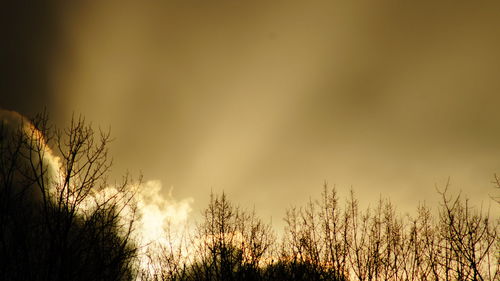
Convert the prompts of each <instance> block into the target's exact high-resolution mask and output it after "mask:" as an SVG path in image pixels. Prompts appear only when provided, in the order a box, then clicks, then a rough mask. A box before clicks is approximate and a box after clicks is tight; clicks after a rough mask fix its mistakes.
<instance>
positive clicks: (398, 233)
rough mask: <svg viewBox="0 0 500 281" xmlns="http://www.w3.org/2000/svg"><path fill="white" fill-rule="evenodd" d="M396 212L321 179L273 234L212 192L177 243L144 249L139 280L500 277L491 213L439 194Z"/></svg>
mask: <svg viewBox="0 0 500 281" xmlns="http://www.w3.org/2000/svg"><path fill="white" fill-rule="evenodd" d="M439 196H441V205H440V207H439V210H438V212H437V214H436V215H434V214H433V212H432V211H431V209H430V208H428V207H426V206H425V205H420V206H418V207H417V212H416V215H415V216H413V217H412V216H401V215H398V213H397V212H396V210H395V207H394V206H393V205H392V204H391V202H390V201H388V200H379V201H378V203H377V204H376V206H375V207H373V208H368V209H366V210H364V211H361V210H360V207H359V203H358V200H357V199H356V198H355V196H354V193H353V192H352V191H351V194H350V197H349V198H348V199H347V200H346V201H345V202H340V200H339V198H338V196H337V193H336V190H335V188H329V187H328V186H326V185H325V186H324V188H323V193H322V194H321V197H320V199H319V200H317V201H313V200H310V201H309V202H308V203H307V204H306V205H305V206H303V207H300V208H291V209H290V210H288V211H287V213H286V217H285V222H286V229H285V232H284V237H283V239H282V240H281V241H277V240H276V238H275V235H274V234H273V232H272V230H271V228H270V226H269V225H268V224H265V223H263V222H262V221H261V220H259V219H258V218H256V216H255V213H254V212H250V213H247V212H244V211H241V210H240V209H239V208H238V207H236V206H234V205H232V204H231V203H230V202H229V201H228V199H227V197H226V195H225V194H222V195H220V196H217V195H211V200H210V203H209V205H208V207H207V209H206V210H205V211H204V213H203V221H202V222H201V223H200V224H198V225H197V227H196V229H195V230H194V232H193V233H192V234H187V236H188V238H187V239H184V240H183V241H184V242H183V243H184V244H182V245H179V244H177V245H173V244H170V245H169V246H168V247H163V248H162V250H161V251H157V249H154V250H153V252H154V253H157V255H155V254H151V255H150V256H149V260H148V262H149V265H150V267H149V268H148V269H147V270H145V271H143V272H142V280H155V281H156V280H499V278H500V252H499V251H500V240H499V236H498V228H499V227H498V226H499V220H498V217H497V218H491V217H490V215H489V214H488V212H485V211H483V210H481V209H477V208H474V207H472V206H469V204H468V201H467V200H464V199H462V198H461V197H460V196H456V197H450V196H449V195H448V193H447V190H446V188H444V190H442V191H440V192H439Z"/></svg>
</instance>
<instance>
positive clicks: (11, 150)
mask: <svg viewBox="0 0 500 281" xmlns="http://www.w3.org/2000/svg"><path fill="white" fill-rule="evenodd" d="M52 137H54V139H53V140H54V143H55V145H56V146H57V147H58V149H59V154H58V155H57V156H58V157H59V159H61V160H60V161H61V163H60V167H59V165H56V163H55V162H54V161H56V158H54V157H55V155H54V154H55V153H54V152H52V151H51V150H50V149H49V148H48V146H47V142H49V141H51V140H52ZM108 142H109V135H108V134H103V133H102V134H101V135H100V136H99V137H97V138H96V136H95V134H94V131H93V130H92V128H91V127H89V126H87V125H85V122H84V120H83V119H81V118H80V119H78V120H73V121H72V122H71V124H70V126H69V128H67V129H66V130H64V131H57V130H54V129H51V128H50V127H49V126H48V123H47V117H46V115H40V116H38V117H37V118H35V119H34V120H32V123H31V122H28V121H26V120H24V119H22V118H20V117H19V118H18V117H16V116H14V117H12V118H11V119H8V120H4V121H3V122H2V124H1V128H0V206H1V207H0V280H61V281H62V280H64V281H66V280H132V279H133V278H134V265H133V260H134V258H135V252H136V251H135V246H134V244H133V243H132V242H131V239H130V234H131V231H132V229H133V218H132V219H131V220H130V221H128V222H126V223H124V222H123V221H122V219H120V216H119V214H120V212H121V211H122V210H123V204H129V203H130V204H131V201H130V200H131V196H132V194H130V193H128V192H127V191H126V190H125V186H126V184H125V183H124V184H123V185H121V186H120V187H119V188H117V189H116V190H117V191H116V192H115V193H113V194H110V195H109V196H107V197H106V198H101V197H99V196H96V194H97V191H98V190H99V189H102V188H105V186H106V182H105V176H106V173H107V170H108V168H109V167H110V161H109V159H107V152H106V151H107V149H106V145H107V143H108Z"/></svg>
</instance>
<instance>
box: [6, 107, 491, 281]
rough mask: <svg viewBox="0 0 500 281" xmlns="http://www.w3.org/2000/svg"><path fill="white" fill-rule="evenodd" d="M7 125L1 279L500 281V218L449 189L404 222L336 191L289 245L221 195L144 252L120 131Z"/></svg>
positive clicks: (305, 218)
mask: <svg viewBox="0 0 500 281" xmlns="http://www.w3.org/2000/svg"><path fill="white" fill-rule="evenodd" d="M0 117H2V123H1V124H0V280H61V281H62V280H65V281H66V280H103V281H104V280H120V281H121V280H141V281H159V280H179V281H181V280H186V281H188V280H192V281H198V280H238V281H243V280H263V281H264V280H332V281H333V280H500V236H499V234H498V231H499V225H500V218H499V217H498V214H495V215H493V216H492V215H490V214H489V212H488V210H483V209H481V208H478V207H475V206H471V205H470V204H469V203H468V201H467V200H466V199H463V198H462V197H460V196H451V195H450V194H449V192H448V191H447V187H443V189H442V190H440V191H438V193H437V196H440V197H441V200H440V201H441V204H440V205H439V207H438V208H437V210H431V209H430V208H429V207H427V206H425V205H420V206H416V207H417V209H416V212H415V215H414V216H409V215H405V216H402V215H400V214H399V213H397V211H396V208H395V206H394V205H393V204H392V203H391V202H390V201H389V200H382V199H380V200H378V201H377V202H374V203H375V206H374V207H371V208H367V209H361V208H360V206H359V202H358V200H357V199H356V197H355V195H354V192H353V191H351V193H350V196H349V197H348V198H346V199H340V198H338V195H337V192H336V190H335V188H330V187H328V186H327V185H326V184H325V186H324V187H323V192H322V193H321V195H320V196H319V198H318V199H317V200H312V199H311V200H309V202H307V203H306V204H305V205H304V206H301V207H295V208H291V209H289V210H287V212H286V216H285V218H284V220H285V222H286V228H285V229H284V231H283V235H282V237H280V238H278V237H277V235H276V234H275V232H274V231H273V229H272V228H271V226H270V224H269V223H266V222H263V221H262V220H261V219H260V218H259V217H258V216H257V215H256V212H255V211H247V210H243V209H241V208H239V207H238V206H236V205H234V204H232V203H231V202H230V201H229V199H228V198H227V196H226V195H225V194H224V193H223V194H221V195H218V194H212V195H211V197H210V202H209V204H208V206H207V207H206V208H205V210H204V211H203V213H202V219H201V221H198V222H197V223H196V224H195V226H193V227H192V228H186V230H185V231H182V232H181V233H179V232H178V229H177V230H174V229H167V231H166V236H165V237H162V238H161V240H160V241H158V242H157V243H152V244H148V245H142V244H140V243H139V242H137V241H140V239H138V238H140V237H136V235H139V234H140V233H139V232H137V231H136V230H137V227H138V226H137V222H138V217H137V215H136V208H137V204H136V202H135V201H134V198H135V197H134V195H135V192H136V191H137V190H134V186H136V185H133V184H130V181H129V179H128V177H125V179H124V181H123V182H122V183H120V184H116V183H115V184H113V185H112V186H113V188H110V187H109V186H110V185H109V184H108V183H107V181H106V178H107V174H108V172H109V169H110V167H111V160H110V158H109V156H108V152H107V147H108V144H109V141H110V138H109V133H107V132H102V131H94V130H93V129H92V127H91V126H89V125H88V124H86V123H85V120H84V119H83V118H76V119H73V120H72V121H71V123H70V124H69V126H68V127H67V128H65V129H63V130H58V129H56V128H53V127H51V126H49V125H48V122H47V119H48V118H47V115H46V114H42V115H40V116H38V117H37V118H35V119H33V120H31V121H30V122H28V121H26V120H24V119H22V118H20V117H16V116H7V117H6V116H0ZM48 145H50V146H51V147H53V148H55V149H54V150H51V149H49V148H48ZM495 179H496V180H495V184H496V187H497V188H500V180H498V179H497V178H496V177H495ZM493 199H494V200H495V199H496V200H498V198H493ZM491 202H492V204H497V203H496V202H494V201H491Z"/></svg>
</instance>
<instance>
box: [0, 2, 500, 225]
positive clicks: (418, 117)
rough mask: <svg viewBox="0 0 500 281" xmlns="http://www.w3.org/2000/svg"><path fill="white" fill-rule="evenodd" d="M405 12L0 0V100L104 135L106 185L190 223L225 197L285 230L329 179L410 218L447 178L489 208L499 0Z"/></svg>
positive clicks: (498, 130)
mask: <svg viewBox="0 0 500 281" xmlns="http://www.w3.org/2000/svg"><path fill="white" fill-rule="evenodd" d="M14 2H19V1H14ZM413 2H414V3H412V1H390V0H382V1H316V0H314V1H260V0H257V1H243V0H240V1H234V0H232V1H229V0H214V1H201V0H198V1H193V0H192V1H189V0H188V1H186V0H184V1H181V0H177V1H174V0H170V1H149V0H148V1H71V3H64V2H63V1H56V0H49V1H47V2H46V3H32V4H30V5H28V4H23V3H9V4H8V7H7V8H6V9H3V10H4V11H2V13H6V15H3V16H2V18H3V20H4V21H6V22H5V23H4V24H2V29H5V32H3V34H5V35H4V39H5V41H4V42H5V44H2V45H3V46H2V61H3V63H2V65H4V67H5V69H6V70H7V74H6V75H3V77H2V78H0V79H1V80H0V82H1V83H0V87H1V88H0V89H1V90H0V91H1V99H0V107H2V108H4V109H9V110H15V111H18V112H19V113H21V114H23V115H27V116H30V115H33V114H35V113H37V112H39V111H41V110H43V108H44V107H45V108H47V109H48V111H49V113H50V115H51V117H52V120H53V121H54V122H55V123H56V124H58V125H60V126H62V125H63V124H65V123H67V122H68V121H69V119H70V118H71V115H72V114H73V113H76V114H82V115H84V116H85V117H86V118H87V120H89V121H91V122H92V123H93V124H95V125H99V126H102V127H104V128H107V127H110V128H111V132H112V135H113V136H114V138H115V140H114V141H113V142H112V144H111V153H112V156H113V158H114V166H113V171H112V176H113V177H116V178H120V177H121V175H123V174H124V173H125V172H126V171H130V172H131V173H132V174H135V175H137V174H139V173H142V174H143V175H144V178H145V180H148V181H149V180H152V181H155V182H161V186H162V192H165V194H167V193H169V192H172V194H173V196H174V197H176V198H178V199H179V200H184V199H185V198H190V200H191V199H192V202H193V203H192V208H193V213H194V214H195V215H196V214H198V213H199V212H200V210H201V209H203V208H204V207H205V206H206V204H207V202H208V200H209V194H210V192H211V191H214V192H221V191H222V190H224V192H226V193H227V194H228V196H229V198H230V200H232V201H233V202H234V203H236V204H239V205H241V206H243V207H244V208H255V209H256V211H257V213H258V214H259V215H260V216H261V217H262V218H263V219H264V220H268V219H270V218H272V220H273V223H275V224H277V225H278V226H280V225H281V224H282V222H281V220H282V218H283V216H284V213H285V209H286V208H288V207H290V206H292V205H301V204H304V203H305V202H306V201H307V200H308V198H310V197H312V198H317V197H318V196H319V194H320V193H321V190H322V185H323V183H324V182H325V181H326V182H328V183H329V184H330V185H335V186H336V188H337V190H338V192H339V195H341V197H344V196H346V195H347V194H348V191H349V189H350V188H351V187H352V188H354V190H355V191H356V194H357V196H358V198H359V199H360V200H361V203H362V204H364V205H367V204H372V205H373V204H375V203H376V201H377V200H378V198H379V196H382V197H390V199H391V200H392V201H393V202H395V205H396V206H397V207H398V208H399V209H400V210H402V211H411V210H414V209H415V208H416V206H417V205H418V204H419V202H424V201H425V202H429V204H431V205H432V204H435V201H436V200H437V199H438V195H437V193H436V185H437V186H440V187H442V186H443V185H444V184H445V183H446V181H447V179H448V178H450V181H451V187H450V189H451V191H452V192H454V193H458V192H460V191H462V194H463V195H464V196H467V197H470V198H471V200H473V201H474V202H476V203H477V204H480V202H483V203H484V204H485V206H488V204H490V200H489V199H488V198H489V195H493V194H494V193H495V189H494V188H493V184H492V183H491V182H492V180H493V175H494V173H500V157H499V155H500V110H499V104H500V79H499V74H500V52H499V51H498V50H500V4H498V3H495V2H493V1H492V2H486V1H485V2H484V3H478V2H466V1H464V2H463V3H462V2H459V1H449V2H448V1H413ZM172 188H173V189H172ZM169 194H170V193H169ZM190 202H191V201H190ZM497 207H498V206H493V209H492V210H493V212H496V213H497V214H498V211H499V210H498V208H497Z"/></svg>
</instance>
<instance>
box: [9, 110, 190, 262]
mask: <svg viewBox="0 0 500 281" xmlns="http://www.w3.org/2000/svg"><path fill="white" fill-rule="evenodd" d="M0 121H1V127H0V128H1V134H0V144H1V146H0V149H1V154H0V155H1V158H0V160H1V165H8V164H9V163H11V162H9V161H12V159H14V158H13V156H15V155H14V153H15V151H16V150H15V146H16V144H19V143H21V144H22V147H21V150H19V153H20V154H21V157H19V158H18V160H19V161H18V163H17V167H19V168H20V169H21V170H19V169H16V174H15V176H14V177H13V178H12V181H11V182H10V184H9V183H8V182H2V185H4V187H10V186H13V187H14V190H15V192H14V193H13V196H16V195H18V194H19V193H21V192H24V194H25V195H27V196H29V197H28V198H29V200H30V201H31V200H33V201H32V202H41V200H42V197H41V196H42V194H41V188H38V186H37V185H34V184H29V185H26V184H24V183H25V182H26V179H25V178H23V177H25V176H26V175H33V174H36V173H37V171H33V170H30V169H31V167H32V166H31V164H33V165H34V167H40V166H42V167H44V169H45V170H46V173H45V174H44V182H45V184H46V186H45V187H46V188H48V189H49V190H48V191H49V192H47V193H46V194H49V195H52V196H53V194H54V192H55V191H56V189H57V187H58V186H61V184H62V183H63V178H64V177H63V176H62V175H63V171H62V165H61V164H62V163H61V159H60V158H59V157H57V156H56V155H55V153H54V152H53V151H52V150H51V149H50V147H49V145H48V144H47V143H46V141H45V139H44V136H43V135H42V133H41V132H40V131H39V130H37V129H36V128H35V126H34V125H33V124H32V123H31V122H30V121H29V120H28V119H27V118H25V117H23V116H22V115H20V114H19V113H17V112H14V111H8V110H0ZM30 148H36V149H34V150H31V149H30ZM5 167H6V166H3V167H1V168H2V169H3V168H5ZM22 169H27V171H25V170H22ZM4 180H7V179H5V178H2V181H4ZM78 181H79V179H78V177H77V176H75V178H74V179H73V180H72V181H70V183H71V184H75V183H78ZM162 189H163V187H162V184H161V182H160V181H158V180H149V181H145V182H139V183H138V182H132V183H130V184H128V185H127V186H126V187H125V192H123V189H121V188H120V187H119V186H114V185H110V186H107V187H106V188H103V189H93V192H92V193H90V196H87V197H86V198H85V199H84V200H83V201H82V202H81V203H80V204H79V205H78V208H77V213H78V214H79V215H80V216H83V217H84V216H86V214H87V213H88V212H92V210H94V209H95V207H96V204H100V203H102V202H106V201H108V200H110V199H111V200H113V201H112V203H116V204H117V206H118V207H119V209H120V210H122V211H121V212H120V214H119V215H120V221H121V223H122V224H123V225H127V224H128V222H130V219H131V218H134V217H132V215H134V214H135V215H136V217H135V220H136V221H135V228H134V232H133V233H132V236H133V237H134V238H135V239H137V241H136V242H137V243H139V251H140V252H139V254H140V255H141V254H145V253H146V250H147V248H148V247H147V245H149V244H152V243H155V245H156V246H157V245H160V246H166V245H167V244H166V243H171V241H168V238H167V235H169V236H170V235H171V233H172V232H180V231H181V230H182V229H183V228H184V224H186V223H187V219H188V216H189V213H190V212H191V209H192V208H191V204H192V202H193V199H192V198H186V199H183V200H176V199H175V198H174V197H173V195H172V192H173V189H172V188H170V190H169V192H162ZM53 191H54V192H53ZM126 192H131V193H126ZM130 196H133V198H132V199H133V200H132V202H135V203H136V207H137V209H136V211H135V213H134V210H133V208H134V206H132V205H130V204H129V202H130V201H129V200H128V199H130ZM50 199H52V200H56V199H55V198H50ZM71 200H72V198H71V196H70V201H71ZM170 238H173V237H171V236H170ZM144 258H145V257H144ZM140 264H141V266H142V265H144V266H145V260H143V259H142V258H141V259H140Z"/></svg>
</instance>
